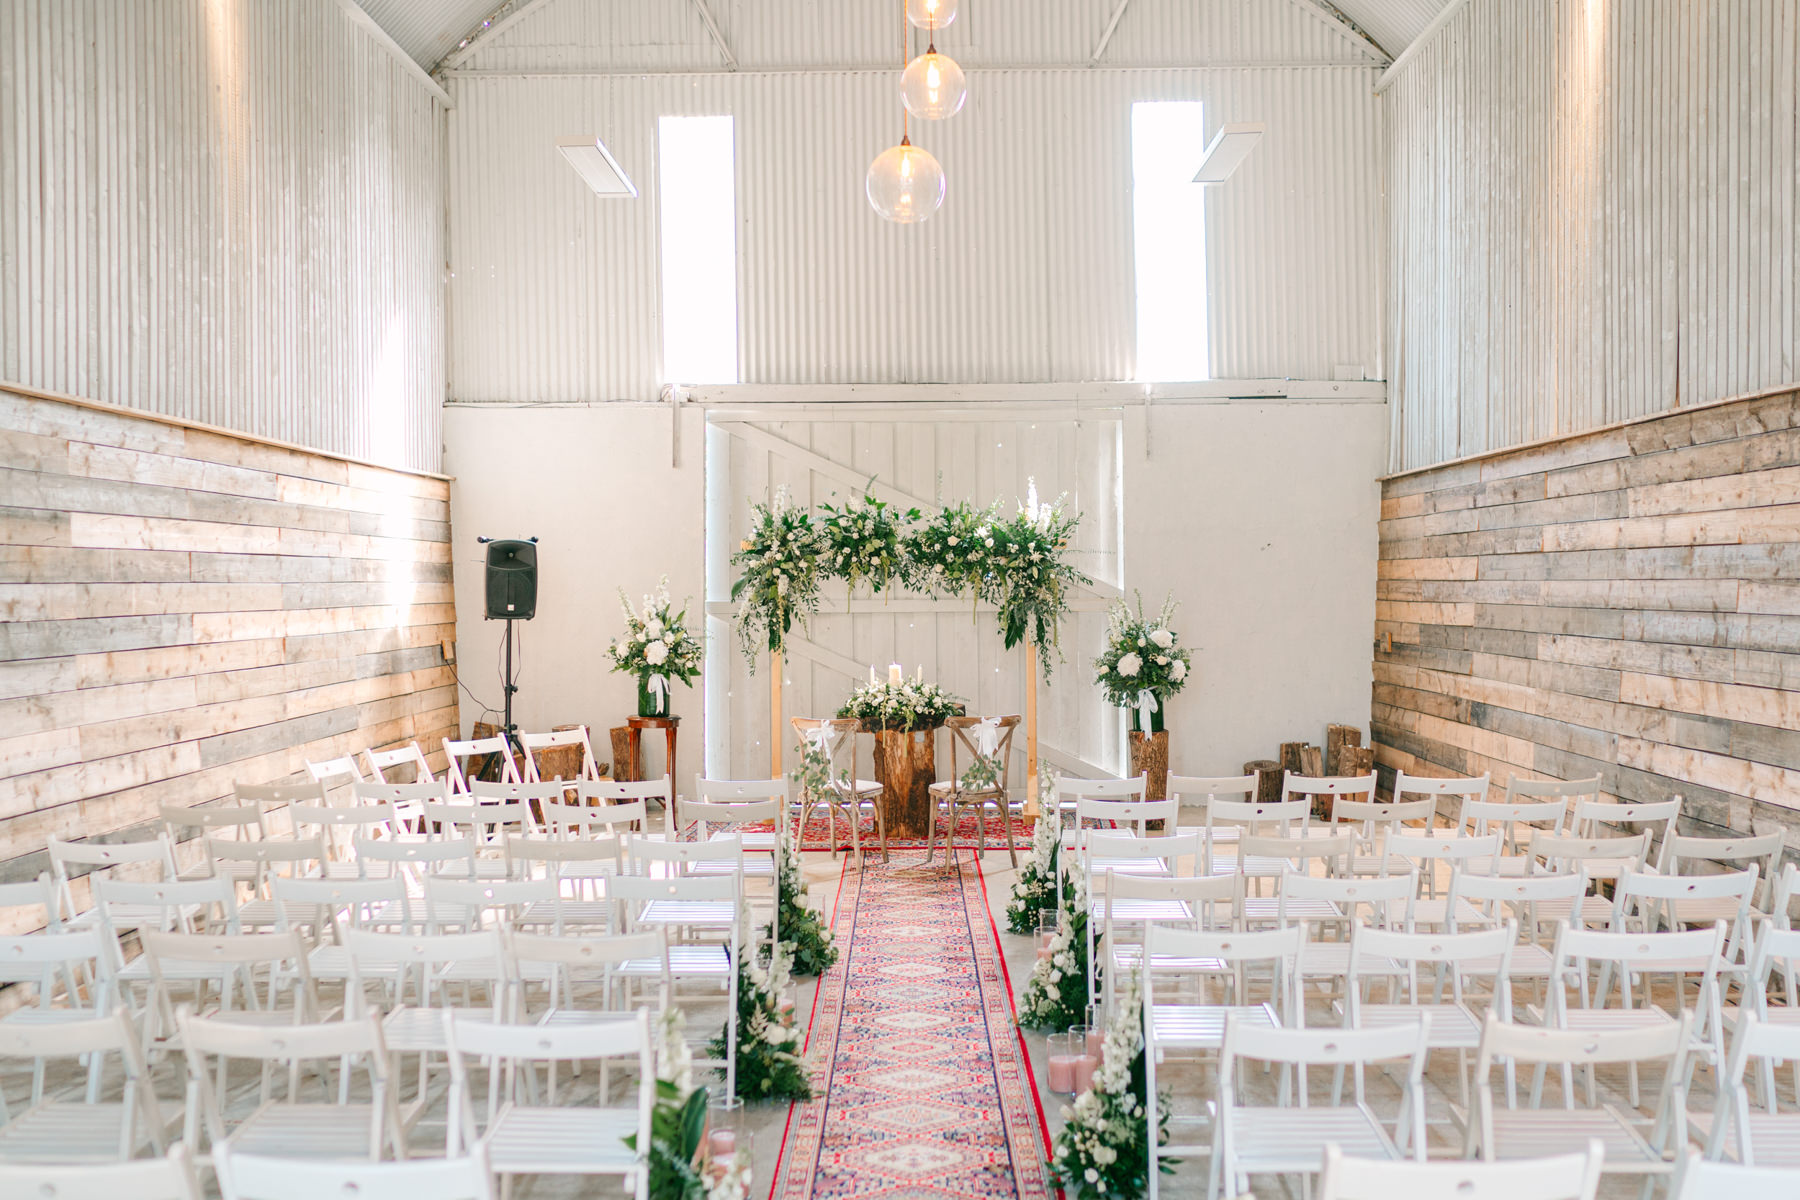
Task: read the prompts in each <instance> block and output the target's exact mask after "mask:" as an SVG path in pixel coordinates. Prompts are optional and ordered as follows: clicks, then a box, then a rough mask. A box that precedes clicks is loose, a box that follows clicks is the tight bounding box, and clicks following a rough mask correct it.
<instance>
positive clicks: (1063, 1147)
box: [1050, 973, 1175, 1200]
mask: <svg viewBox="0 0 1800 1200" xmlns="http://www.w3.org/2000/svg"><path fill="white" fill-rule="evenodd" d="M1146 1086H1147V1085H1146V1073H1145V1062H1144V991H1143V984H1142V981H1141V980H1140V979H1139V977H1138V976H1137V975H1136V974H1135V973H1134V974H1133V975H1132V976H1131V978H1130V979H1128V980H1126V981H1125V985H1124V986H1123V987H1122V988H1121V989H1120V992H1119V996H1118V1011H1117V1012H1115V1013H1114V1014H1113V1018H1112V1020H1111V1021H1110V1022H1108V1023H1107V1027H1106V1041H1105V1044H1104V1046H1103V1048H1102V1049H1101V1052H1100V1066H1099V1067H1098V1069H1096V1070H1095V1071H1094V1086H1093V1087H1092V1088H1091V1089H1089V1090H1088V1091H1085V1092H1083V1093H1081V1095H1079V1096H1077V1097H1076V1098H1075V1103H1074V1104H1073V1105H1064V1106H1063V1110H1062V1115H1063V1121H1064V1122H1065V1123H1064V1125H1063V1127H1062V1130H1061V1131H1060V1132H1059V1133H1058V1134H1057V1135H1056V1139H1055V1141H1054V1142H1053V1143H1052V1146H1051V1152H1050V1173H1051V1176H1052V1178H1053V1181H1054V1182H1055V1183H1056V1185H1057V1186H1058V1187H1060V1188H1062V1189H1063V1194H1064V1195H1065V1196H1066V1197H1070V1198H1072V1200H1101V1198H1102V1197H1104V1198H1105V1200H1136V1198H1137V1197H1139V1196H1142V1195H1143V1194H1144V1193H1145V1192H1146V1191H1148V1190H1149V1187H1150V1153H1149V1128H1148V1123H1149V1119H1150V1118H1149V1113H1148V1111H1147V1110H1146V1108H1145V1104H1144V1102H1145V1099H1146V1095H1145V1093H1146ZM1157 1113H1158V1120H1157V1125H1158V1126H1159V1128H1158V1129H1157V1131H1156V1140H1157V1144H1158V1145H1166V1144H1167V1143H1168V1141H1169V1104H1168V1100H1167V1098H1166V1097H1165V1098H1164V1099H1163V1101H1162V1103H1161V1104H1159V1105H1158V1106H1157ZM1174 1163H1175V1160H1174V1159H1164V1160H1162V1162H1161V1163H1159V1164H1158V1165H1159V1167H1160V1169H1161V1170H1162V1172H1163V1174H1165V1175H1173V1174H1174V1173H1175V1166H1174Z"/></svg>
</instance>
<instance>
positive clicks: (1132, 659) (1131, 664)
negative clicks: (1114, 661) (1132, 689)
mask: <svg viewBox="0 0 1800 1200" xmlns="http://www.w3.org/2000/svg"><path fill="white" fill-rule="evenodd" d="M1143 665H1144V663H1143V660H1142V659H1140V658H1139V657H1138V656H1137V655H1135V654H1127V655H1125V656H1124V657H1123V658H1121V659H1119V674H1121V675H1123V676H1124V677H1125V678H1127V679H1130V678H1131V677H1132V676H1133V675H1136V674H1137V673H1138V671H1139V669H1140V668H1142V667H1143Z"/></svg>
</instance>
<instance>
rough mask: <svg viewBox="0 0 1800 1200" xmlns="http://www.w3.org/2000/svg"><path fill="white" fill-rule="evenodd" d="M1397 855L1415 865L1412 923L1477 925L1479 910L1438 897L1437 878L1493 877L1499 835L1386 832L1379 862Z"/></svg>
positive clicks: (1497, 853)
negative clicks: (1443, 872) (1415, 900)
mask: <svg viewBox="0 0 1800 1200" xmlns="http://www.w3.org/2000/svg"><path fill="white" fill-rule="evenodd" d="M1390 856H1398V857H1399V858H1404V859H1405V860H1406V861H1408V862H1410V863H1412V864H1414V865H1415V866H1416V867H1417V869H1418V872H1419V902H1418V903H1417V904H1415V905H1413V921H1414V922H1415V923H1416V924H1418V925H1421V926H1424V927H1426V928H1448V927H1449V926H1450V925H1451V923H1452V922H1454V923H1456V924H1458V925H1468V924H1477V925H1478V924H1480V923H1481V920H1482V917H1481V913H1480V911H1479V910H1477V909H1476V908H1474V907H1473V906H1471V905H1469V904H1468V902H1467V901H1464V900H1458V901H1456V902H1454V903H1453V902H1452V901H1451V900H1450V899H1449V898H1448V897H1445V896H1439V895H1438V888H1437V877H1438V872H1439V871H1440V870H1448V872H1449V873H1450V874H1451V875H1452V876H1453V875H1455V874H1456V873H1457V872H1458V871H1461V872H1462V873H1463V874H1464V875H1476V874H1479V875H1493V874H1495V871H1494V867H1495V865H1496V864H1497V863H1498V862H1499V860H1500V835H1499V834H1498V833H1490V834H1488V835H1487V836H1486V837H1469V836H1466V835H1465V836H1460V837H1457V836H1450V837H1432V836H1431V835H1430V834H1413V833H1389V834H1388V836H1387V838H1386V840H1385V841H1384V842H1383V843H1382V860H1383V861H1384V862H1385V861H1387V859H1388V858H1389V857H1390Z"/></svg>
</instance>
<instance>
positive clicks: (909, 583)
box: [731, 480, 1092, 676]
mask: <svg viewBox="0 0 1800 1200" xmlns="http://www.w3.org/2000/svg"><path fill="white" fill-rule="evenodd" d="M873 482H874V481H873V480H871V481H870V483H871V485H873ZM750 513H751V529H750V534H749V536H748V537H746V538H745V539H744V540H743V542H742V544H741V545H740V546H739V548H738V552H737V553H736V554H734V555H732V558H731V564H732V566H733V567H735V568H736V569H737V570H738V573H739V574H738V578H737V581H736V582H735V583H733V584H732V586H731V597H732V599H733V600H736V601H737V602H738V612H737V629H738V640H739V643H740V645H741V647H742V649H743V652H744V656H745V658H746V659H748V660H749V662H750V664H751V669H752V670H753V671H754V670H755V666H756V659H757V657H758V656H759V655H761V654H762V652H763V651H765V650H768V651H773V652H776V653H780V652H781V651H782V650H783V649H784V648H785V647H786V644H787V637H788V634H789V633H790V631H791V630H792V629H793V627H794V625H795V624H796V623H798V624H799V625H800V627H801V628H803V629H804V628H805V627H806V625H807V623H808V621H809V620H810V618H811V617H812V615H813V613H815V612H816V611H818V606H819V589H820V587H821V585H822V584H824V583H825V582H826V581H828V580H832V579H842V580H843V581H845V583H846V584H847V585H848V586H849V589H850V591H851V592H854V591H855V590H856V589H857V588H858V587H859V586H861V585H862V584H864V583H867V584H868V585H869V586H870V587H871V588H872V589H873V588H879V589H881V590H884V591H885V590H887V589H888V588H890V587H891V586H892V585H893V584H895V583H900V584H902V585H904V586H905V587H906V588H908V589H910V590H911V591H914V592H917V593H919V594H922V595H928V596H943V597H950V596H954V597H960V598H963V599H966V600H968V602H969V604H970V607H971V611H973V609H974V608H975V606H977V605H980V604H983V603H986V604H992V605H993V606H994V607H995V609H996V610H997V611H998V615H999V621H1000V632H1001V635H1002V637H1003V638H1004V639H1005V642H1006V646H1007V648H1008V649H1011V648H1012V647H1014V646H1016V645H1018V644H1019V643H1020V642H1022V641H1025V640H1027V639H1030V641H1031V642H1032V643H1033V644H1034V645H1036V647H1037V651H1038V657H1039V661H1041V662H1042V663H1043V666H1044V672H1045V674H1046V676H1047V675H1048V674H1049V672H1050V670H1051V668H1052V665H1053V664H1054V662H1055V660H1056V658H1057V657H1059V656H1060V652H1059V651H1058V649H1057V644H1058V639H1059V637H1060V629H1061V626H1062V622H1063V619H1064V618H1065V617H1067V616H1068V615H1069V612H1070V607H1069V594H1070V591H1071V590H1072V589H1073V588H1075V587H1078V586H1081V585H1084V584H1088V583H1091V582H1092V581H1091V580H1090V579H1089V578H1088V577H1087V576H1086V575H1084V574H1083V573H1082V572H1081V571H1079V570H1077V569H1076V567H1075V565H1074V562H1073V555H1074V550H1075V530H1076V527H1077V526H1078V525H1079V524H1080V522H1081V518H1080V516H1079V515H1078V514H1073V515H1072V514H1069V513H1066V512H1064V511H1063V507H1062V501H1061V500H1060V499H1058V500H1056V501H1054V502H1050V503H1043V502H1040V501H1039V500H1038V498H1037V481H1036V480H1031V481H1029V482H1028V484H1027V487H1026V495H1025V499H1024V501H1023V502H1022V503H1021V504H1020V505H1019V508H1018V511H1017V512H1016V513H1015V514H1013V515H1012V516H1011V517H1005V518H1002V517H1000V516H999V505H998V503H995V504H990V505H988V506H987V507H986V508H976V507H974V506H973V505H971V504H969V503H967V502H958V503H953V504H950V505H947V506H946V507H945V508H943V509H942V510H941V511H940V512H938V513H937V514H935V515H934V516H931V517H927V518H921V517H920V515H919V512H918V510H917V509H909V510H906V511H905V512H900V511H897V510H895V509H893V508H892V507H891V506H889V505H888V504H886V503H885V502H883V501H880V500H877V499H875V498H874V497H873V496H869V495H865V496H863V497H862V499H861V501H860V502H859V501H851V502H849V503H846V504H844V505H843V506H842V507H833V506H831V505H820V506H819V508H818V510H817V513H818V515H817V516H816V517H815V516H814V515H813V513H811V512H809V511H808V510H806V509H802V508H796V507H794V506H793V505H792V504H790V503H789V501H788V496H787V491H786V489H785V488H783V489H781V490H779V491H777V492H776V494H775V499H774V500H773V501H772V502H771V503H768V504H752V505H751V507H750Z"/></svg>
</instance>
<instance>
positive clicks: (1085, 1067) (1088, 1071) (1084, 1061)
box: [1070, 1054, 1100, 1095]
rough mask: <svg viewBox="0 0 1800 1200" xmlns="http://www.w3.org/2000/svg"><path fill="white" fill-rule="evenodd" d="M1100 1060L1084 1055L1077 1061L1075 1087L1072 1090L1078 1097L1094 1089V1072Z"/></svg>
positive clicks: (1090, 1055)
mask: <svg viewBox="0 0 1800 1200" xmlns="http://www.w3.org/2000/svg"><path fill="white" fill-rule="evenodd" d="M1099 1065H1100V1060H1099V1059H1098V1058H1097V1057H1095V1056H1094V1055H1092V1054H1083V1055H1080V1056H1079V1057H1077V1058H1076V1059H1075V1086H1074V1087H1073V1088H1072V1089H1070V1090H1071V1091H1073V1092H1074V1093H1075V1094H1076V1095H1080V1094H1081V1093H1082V1092H1090V1091H1093V1089H1094V1071H1095V1069H1096V1068H1098V1067H1099Z"/></svg>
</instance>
